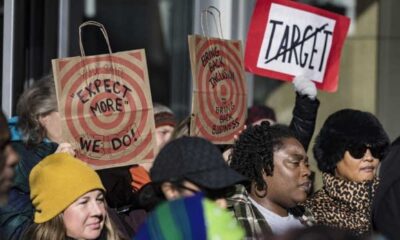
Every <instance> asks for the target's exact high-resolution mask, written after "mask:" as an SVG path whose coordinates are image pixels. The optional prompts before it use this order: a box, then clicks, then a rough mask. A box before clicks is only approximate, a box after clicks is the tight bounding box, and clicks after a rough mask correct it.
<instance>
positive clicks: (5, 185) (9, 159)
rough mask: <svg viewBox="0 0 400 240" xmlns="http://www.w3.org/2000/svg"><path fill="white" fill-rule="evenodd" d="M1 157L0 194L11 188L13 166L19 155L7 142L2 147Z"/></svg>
mask: <svg viewBox="0 0 400 240" xmlns="http://www.w3.org/2000/svg"><path fill="white" fill-rule="evenodd" d="M3 158H4V167H3V170H2V171H1V172H0V195H2V194H5V193H7V191H8V190H9V189H10V188H11V185H12V182H13V178H14V167H15V165H16V164H17V163H18V160H19V156H18V154H17V153H16V152H15V151H14V149H13V148H12V146H11V144H8V145H7V146H6V147H5V148H4V152H3Z"/></svg>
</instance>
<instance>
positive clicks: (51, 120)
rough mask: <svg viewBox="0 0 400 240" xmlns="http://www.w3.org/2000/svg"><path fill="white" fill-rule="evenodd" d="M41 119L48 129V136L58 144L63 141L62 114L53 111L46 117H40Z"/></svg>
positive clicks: (41, 122)
mask: <svg viewBox="0 0 400 240" xmlns="http://www.w3.org/2000/svg"><path fill="white" fill-rule="evenodd" d="M39 121H40V124H41V125H42V126H43V127H44V128H45V129H46V136H47V138H49V139H50V140H51V141H53V142H56V143H58V144H60V143H62V142H63V139H62V128H61V116H60V113H59V112H51V113H50V114H48V115H46V116H44V117H39Z"/></svg>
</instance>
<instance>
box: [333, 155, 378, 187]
mask: <svg viewBox="0 0 400 240" xmlns="http://www.w3.org/2000/svg"><path fill="white" fill-rule="evenodd" d="M378 164H379V159H378V158H375V157H374V156H373V155H372V154H371V151H370V149H367V150H366V151H365V154H364V156H363V157H362V158H354V157H353V156H352V155H351V154H350V152H349V151H346V152H345V153H344V156H343V158H342V160H340V161H339V162H338V163H337V164H336V170H335V175H336V177H339V178H342V179H345V180H348V181H353V182H362V181H366V180H372V179H373V178H374V177H375V174H376V170H377V168H378Z"/></svg>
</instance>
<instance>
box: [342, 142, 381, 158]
mask: <svg viewBox="0 0 400 240" xmlns="http://www.w3.org/2000/svg"><path fill="white" fill-rule="evenodd" d="M367 149H369V151H370V152H371V154H372V156H373V157H374V158H377V159H380V160H381V159H382V158H383V155H384V146H371V145H358V146H349V147H348V148H347V151H349V153H350V155H351V156H352V157H353V158H357V159H360V158H362V157H364V155H365V152H366V151H367Z"/></svg>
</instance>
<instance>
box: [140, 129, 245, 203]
mask: <svg viewBox="0 0 400 240" xmlns="http://www.w3.org/2000/svg"><path fill="white" fill-rule="evenodd" d="M150 177H151V180H152V183H150V184H151V185H150V186H151V189H153V191H149V189H148V188H146V187H143V188H142V189H143V190H142V192H145V193H146V195H147V197H146V198H145V199H143V200H142V202H144V203H147V204H149V203H152V204H151V206H149V207H148V208H150V209H151V208H152V207H154V206H155V205H157V204H158V203H160V202H163V201H165V200H174V199H178V198H181V197H185V196H191V195H194V194H196V193H198V192H202V193H203V194H204V195H205V197H207V198H210V199H213V200H215V201H216V202H217V203H218V204H219V205H220V206H224V205H226V201H225V199H224V197H225V194H227V193H228V192H229V191H230V190H232V188H233V187H234V185H235V184H236V183H238V182H241V181H243V180H245V178H244V177H243V176H241V175H240V174H238V173H237V172H235V171H234V170H232V169H231V168H229V166H228V165H227V164H226V163H225V161H224V159H223V158H222V154H221V152H220V151H219V150H218V148H217V147H216V146H214V145H213V144H212V143H211V142H209V141H207V140H205V139H203V138H199V137H186V136H183V137H180V138H178V139H175V140H173V141H171V142H169V143H168V144H167V145H165V147H164V148H162V149H161V151H160V153H159V154H158V155H157V157H156V159H155V161H154V164H153V167H152V168H151V169H150Z"/></svg>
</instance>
